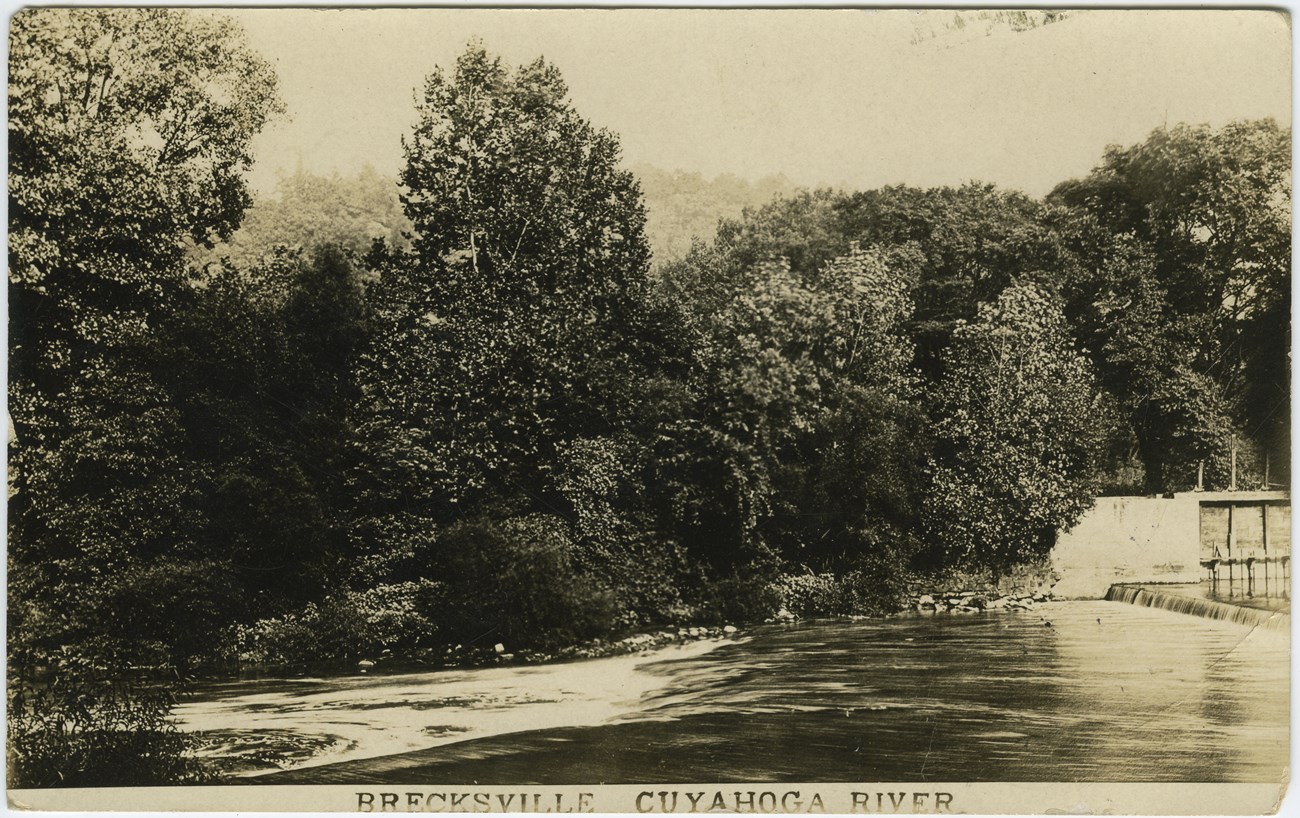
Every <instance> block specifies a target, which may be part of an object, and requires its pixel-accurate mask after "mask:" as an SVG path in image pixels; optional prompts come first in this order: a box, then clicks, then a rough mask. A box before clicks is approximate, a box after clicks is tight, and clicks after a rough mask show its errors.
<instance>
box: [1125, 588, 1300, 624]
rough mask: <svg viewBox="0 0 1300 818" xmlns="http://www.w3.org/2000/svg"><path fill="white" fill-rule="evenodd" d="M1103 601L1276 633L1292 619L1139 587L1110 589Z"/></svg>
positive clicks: (1279, 612)
mask: <svg viewBox="0 0 1300 818" xmlns="http://www.w3.org/2000/svg"><path fill="white" fill-rule="evenodd" d="M1106 599H1107V600H1108V601H1110V602H1127V603H1128V604H1130V605H1143V606H1145V607H1147V608H1164V609H1165V610H1167V611H1175V612H1177V613H1184V614H1191V615H1192V616H1203V617H1206V618H1207V619H1223V620H1227V621H1229V622H1236V623H1238V624H1241V625H1250V626H1252V627H1262V628H1277V629H1279V630H1289V629H1290V627H1291V615H1290V614H1287V613H1282V612H1281V611H1268V610H1264V609H1262V608H1246V607H1243V606H1241V605H1232V604H1229V603H1227V602H1219V601H1217V600H1213V599H1199V598H1197V597H1192V596H1181V595H1179V594H1171V593H1165V592H1161V591H1158V590H1152V589H1151V588H1149V587H1148V588H1143V587H1141V586H1138V585H1112V586H1110V589H1109V590H1108V591H1106Z"/></svg>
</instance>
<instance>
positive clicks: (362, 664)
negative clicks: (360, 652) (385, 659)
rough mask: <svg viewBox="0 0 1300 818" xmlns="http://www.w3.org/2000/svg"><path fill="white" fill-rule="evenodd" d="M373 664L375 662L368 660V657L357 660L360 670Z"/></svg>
mask: <svg viewBox="0 0 1300 818" xmlns="http://www.w3.org/2000/svg"><path fill="white" fill-rule="evenodd" d="M374 666H375V663H374V662H372V661H370V660H369V659H362V660H361V661H360V662H357V667H358V668H360V669H361V670H369V669H370V668H372V667H374Z"/></svg>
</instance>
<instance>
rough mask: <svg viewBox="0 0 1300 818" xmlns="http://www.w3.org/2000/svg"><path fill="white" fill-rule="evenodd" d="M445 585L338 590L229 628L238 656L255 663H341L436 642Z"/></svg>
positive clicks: (405, 584)
mask: <svg viewBox="0 0 1300 818" xmlns="http://www.w3.org/2000/svg"><path fill="white" fill-rule="evenodd" d="M446 596H447V588H446V586H445V585H443V584H442V583H439V582H434V581H432V580H427V579H422V580H418V581H411V582H399V583H395V584H391V585H380V586H377V587H375V588H371V589H368V590H365V591H343V592H339V593H336V594H334V595H332V596H329V597H327V598H326V599H325V600H324V601H323V602H321V603H320V604H319V605H317V604H316V603H314V602H312V603H308V604H307V605H306V606H305V607H304V608H303V609H301V610H300V611H296V612H290V613H287V614H284V615H282V616H278V617H274V618H270V619H261V620H258V621H257V622H254V623H253V624H252V625H247V626H240V627H237V628H236V629H235V632H234V642H235V649H236V650H237V651H238V656H239V660H240V661H241V662H248V663H252V664H258V665H314V664H322V665H345V664H350V663H352V662H354V661H356V660H357V659H360V658H363V657H367V656H377V655H379V654H380V653H382V652H383V651H384V650H392V651H394V652H401V651H408V650H412V649H415V648H417V647H423V646H428V645H430V644H432V643H434V642H435V641H437V638H438V635H439V629H438V626H437V624H436V617H437V616H438V615H439V612H440V609H441V608H442V606H443V604H444V601H445V599H446Z"/></svg>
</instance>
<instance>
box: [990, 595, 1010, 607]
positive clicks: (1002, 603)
mask: <svg viewBox="0 0 1300 818" xmlns="http://www.w3.org/2000/svg"><path fill="white" fill-rule="evenodd" d="M1008 601H1009V600H1008V599H1007V598H1006V597H1004V596H1000V597H997V598H995V599H990V600H989V601H988V605H986V606H985V607H986V608H1005V607H1007V602H1008Z"/></svg>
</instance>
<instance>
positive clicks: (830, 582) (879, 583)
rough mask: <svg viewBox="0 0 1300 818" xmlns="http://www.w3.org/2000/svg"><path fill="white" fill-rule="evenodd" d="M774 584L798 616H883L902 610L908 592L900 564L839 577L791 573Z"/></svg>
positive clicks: (866, 568) (866, 567) (861, 569)
mask: <svg viewBox="0 0 1300 818" xmlns="http://www.w3.org/2000/svg"><path fill="white" fill-rule="evenodd" d="M773 587H774V590H775V592H776V594H777V596H778V598H779V599H780V600H781V605H782V606H783V607H784V608H785V609H786V610H788V611H790V612H791V613H793V614H796V615H797V616H879V615H880V614H884V613H892V612H895V611H898V610H901V609H902V608H903V597H904V594H905V592H906V582H905V581H904V579H903V578H902V577H901V575H900V573H899V571H898V569H897V567H894V568H892V569H891V568H889V567H888V566H885V568H884V569H883V570H881V569H880V568H874V569H873V568H872V567H871V566H869V565H864V566H860V567H857V568H854V569H852V570H850V571H848V572H847V573H844V574H841V575H838V576H837V575H835V574H829V573H827V574H812V573H808V574H787V575H785V576H782V577H781V578H780V579H778V580H777V581H776V583H775V584H774V586H773Z"/></svg>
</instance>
